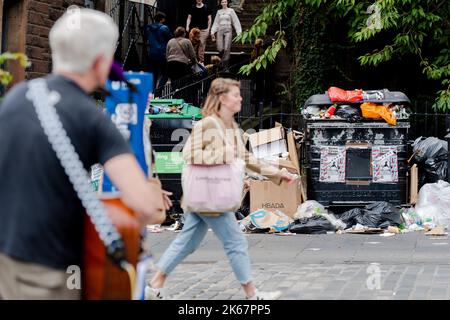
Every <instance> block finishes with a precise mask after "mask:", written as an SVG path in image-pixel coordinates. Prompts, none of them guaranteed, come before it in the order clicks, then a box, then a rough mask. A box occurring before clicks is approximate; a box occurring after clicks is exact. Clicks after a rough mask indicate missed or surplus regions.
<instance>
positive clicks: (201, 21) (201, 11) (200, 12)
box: [189, 4, 211, 30]
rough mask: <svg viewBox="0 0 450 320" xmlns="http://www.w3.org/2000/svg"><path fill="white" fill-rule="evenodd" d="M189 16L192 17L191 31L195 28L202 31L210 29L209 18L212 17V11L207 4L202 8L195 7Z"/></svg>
mask: <svg viewBox="0 0 450 320" xmlns="http://www.w3.org/2000/svg"><path fill="white" fill-rule="evenodd" d="M189 14H190V15H191V17H192V18H191V24H190V25H189V29H190V30H192V29H193V28H199V29H200V30H205V29H208V16H209V15H211V11H210V10H209V8H208V6H207V5H206V4H204V5H203V7H201V8H197V6H196V5H193V6H192V7H191V11H189Z"/></svg>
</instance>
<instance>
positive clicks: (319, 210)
mask: <svg viewBox="0 0 450 320" xmlns="http://www.w3.org/2000/svg"><path fill="white" fill-rule="evenodd" d="M324 213H328V210H327V209H325V207H324V206H323V205H321V204H320V203H318V202H317V201H315V200H306V201H305V202H303V203H302V204H301V205H299V206H298V208H297V212H296V213H295V215H294V219H301V218H311V217H312V216H314V215H320V214H324Z"/></svg>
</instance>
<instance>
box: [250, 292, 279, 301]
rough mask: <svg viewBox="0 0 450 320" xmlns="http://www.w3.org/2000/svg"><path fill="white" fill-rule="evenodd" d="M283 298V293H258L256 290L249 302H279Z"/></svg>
mask: <svg viewBox="0 0 450 320" xmlns="http://www.w3.org/2000/svg"><path fill="white" fill-rule="evenodd" d="M280 297H281V291H258V290H256V292H255V295H254V296H253V297H250V298H247V300H278V299H279V298H280Z"/></svg>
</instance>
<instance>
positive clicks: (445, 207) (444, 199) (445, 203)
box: [416, 180, 450, 228]
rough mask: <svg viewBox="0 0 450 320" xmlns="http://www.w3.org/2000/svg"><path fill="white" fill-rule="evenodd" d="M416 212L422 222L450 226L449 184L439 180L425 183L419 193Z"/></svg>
mask: <svg viewBox="0 0 450 320" xmlns="http://www.w3.org/2000/svg"><path fill="white" fill-rule="evenodd" d="M416 212H417V214H418V215H419V216H420V218H421V219H422V221H423V222H424V224H425V223H426V222H432V223H434V224H436V225H443V226H446V227H447V228H448V227H449V226H450V184H449V183H447V182H445V181H442V180H439V181H438V182H437V183H427V184H426V185H424V186H423V187H422V188H421V189H420V191H419V199H418V200H417V204H416Z"/></svg>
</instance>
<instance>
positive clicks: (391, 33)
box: [236, 0, 450, 111]
mask: <svg viewBox="0 0 450 320" xmlns="http://www.w3.org/2000/svg"><path fill="white" fill-rule="evenodd" d="M299 7H305V8H307V9H310V10H314V9H316V10H317V11H316V12H321V13H325V14H319V15H318V16H320V15H322V17H323V20H322V23H324V24H326V23H327V22H329V21H330V19H334V18H345V19H346V21H347V23H348V25H349V33H348V38H349V39H350V40H351V41H352V42H353V43H355V44H364V43H365V42H367V41H370V40H380V39H383V41H381V40H380V43H381V42H382V43H381V45H380V47H379V48H377V49H375V50H373V51H371V52H367V53H365V54H363V55H361V56H360V57H359V58H358V61H359V63H360V64H361V65H363V66H369V67H377V66H378V65H380V64H381V63H383V62H387V61H390V60H392V59H393V58H394V57H395V58H401V57H402V56H406V55H413V56H416V57H418V61H419V63H420V66H421V67H422V70H423V73H424V74H425V75H426V76H427V77H428V78H429V79H432V80H435V81H438V82H439V83H440V84H441V89H440V90H439V91H438V92H437V93H436V100H435V103H434V108H435V109H436V110H441V111H443V110H450V50H449V48H450V1H448V0H375V1H374V0H372V1H356V0H277V1H270V2H269V3H268V4H267V5H266V6H265V7H264V9H263V11H262V13H261V14H260V15H259V16H258V17H257V18H256V20H255V24H254V25H253V26H252V27H251V28H250V30H247V31H245V32H243V33H242V34H241V35H240V36H239V37H238V38H237V39H236V41H240V42H242V43H245V42H252V41H253V39H256V38H257V37H260V36H263V35H265V33H266V31H267V29H268V28H269V26H274V25H275V26H278V31H277V33H276V35H275V41H274V42H273V43H272V45H271V46H269V47H268V48H267V49H266V50H265V52H264V54H263V55H261V56H260V57H259V58H258V59H257V60H255V61H253V62H252V63H250V64H248V65H246V66H243V67H242V69H241V73H244V74H249V73H250V72H251V70H253V69H257V70H258V69H260V68H261V67H263V68H266V67H267V65H268V64H270V63H273V61H274V60H275V58H276V56H277V54H278V52H279V50H280V49H281V48H285V47H286V46H287V45H288V42H287V41H286V40H287V39H286V36H287V34H290V33H289V32H288V33H287V32H286V30H287V28H288V27H289V25H290V19H289V17H293V16H294V17H295V16H296V15H297V16H298V13H296V10H298V8H299ZM298 17H300V16H298ZM304 18H305V20H303V23H304V25H303V27H304V28H305V29H306V31H303V33H304V35H305V36H306V35H307V37H304V39H303V40H300V44H299V45H295V44H294V45H293V46H294V50H297V49H298V48H299V47H302V46H306V48H307V49H311V50H312V51H313V52H316V53H320V51H321V49H320V48H319V47H318V46H317V45H318V44H319V42H320V40H319V39H320V32H318V33H315V32H313V33H308V31H307V30H308V28H312V26H308V21H307V20H308V19H309V18H308V16H307V15H306V16H304ZM301 21H302V20H299V23H300V22H301ZM293 29H294V30H295V29H296V28H295V26H294V27H293ZM316 31H317V30H316ZM385 39H387V40H385ZM302 41H304V42H303V43H302ZM308 43H309V46H308ZM310 56H312V57H313V56H315V54H310ZM324 58H325V57H324ZM295 59H297V60H296V61H295V62H296V65H297V67H298V68H300V70H299V74H302V73H303V75H299V76H298V77H297V78H298V79H295V81H294V82H295V83H294V85H295V86H296V87H297V86H300V85H303V84H306V82H307V81H308V79H310V81H314V78H312V77H310V76H309V75H310V72H311V71H310V70H309V69H305V68H306V66H305V63H314V61H301V59H303V58H302V57H299V56H297V57H295ZM299 59H300V60H299ZM317 63H319V62H317ZM320 67H321V66H320V63H319V66H316V68H319V69H320ZM302 68H303V69H302ZM315 86H316V85H315V84H312V85H309V86H308V88H309V87H310V88H314V87H315ZM306 94H309V92H308V93H305V95H306ZM300 98H302V97H300Z"/></svg>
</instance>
